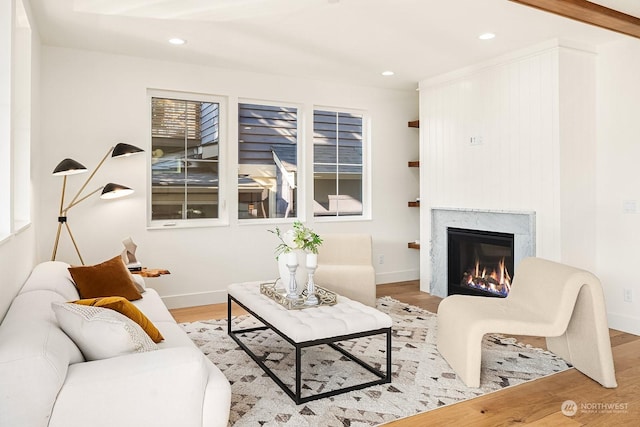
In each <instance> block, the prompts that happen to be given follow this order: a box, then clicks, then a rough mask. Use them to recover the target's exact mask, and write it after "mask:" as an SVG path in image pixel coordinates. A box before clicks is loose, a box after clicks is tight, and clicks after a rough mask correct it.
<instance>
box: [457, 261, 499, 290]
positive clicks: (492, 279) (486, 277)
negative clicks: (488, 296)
mask: <svg viewBox="0 0 640 427" xmlns="http://www.w3.org/2000/svg"><path fill="white" fill-rule="evenodd" d="M471 270H472V271H471V272H468V271H465V273H464V274H463V278H462V285H464V286H468V287H470V288H476V289H482V290H485V291H488V292H491V293H494V294H497V295H501V296H507V295H508V294H509V291H510V290H511V276H510V275H509V271H508V270H507V266H506V263H505V259H504V257H503V258H502V259H501V260H500V261H499V262H498V263H497V265H496V267H495V268H491V267H490V266H481V265H480V259H478V257H476V262H475V266H474V267H473V268H472V269H471Z"/></svg>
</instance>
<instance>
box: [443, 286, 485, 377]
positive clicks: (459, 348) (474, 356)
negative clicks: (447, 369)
mask: <svg viewBox="0 0 640 427" xmlns="http://www.w3.org/2000/svg"><path fill="white" fill-rule="evenodd" d="M453 300H454V298H451V297H449V298H447V299H445V300H443V301H442V302H441V303H440V306H439V307H438V331H437V337H438V338H437V348H438V351H439V352H440V354H441V355H442V357H443V358H444V359H445V360H446V361H447V363H449V366H451V368H452V369H453V370H454V371H455V373H456V375H457V376H458V377H459V378H460V379H461V380H462V381H463V382H464V383H465V385H466V386H467V387H476V388H477V387H480V367H481V357H482V338H483V336H484V334H478V333H476V332H474V331H472V330H470V329H466V330H461V329H460V324H459V320H460V319H459V318H458V316H457V315H456V310H455V309H452V310H449V309H448V308H447V307H448V306H449V305H451V306H452V307H453V308H455V304H450V303H451V302H454V303H455V301H453Z"/></svg>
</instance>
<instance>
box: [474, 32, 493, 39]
mask: <svg viewBox="0 0 640 427" xmlns="http://www.w3.org/2000/svg"><path fill="white" fill-rule="evenodd" d="M495 36H496V35H495V34H493V33H483V34H480V35H479V36H478V38H479V39H480V40H491V39H492V38H494V37H495Z"/></svg>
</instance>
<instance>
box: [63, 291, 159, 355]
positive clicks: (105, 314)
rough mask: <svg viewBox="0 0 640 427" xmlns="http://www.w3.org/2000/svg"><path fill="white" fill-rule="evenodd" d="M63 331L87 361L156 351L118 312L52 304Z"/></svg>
mask: <svg viewBox="0 0 640 427" xmlns="http://www.w3.org/2000/svg"><path fill="white" fill-rule="evenodd" d="M51 307H52V308H53V311H54V313H55V314H56V318H57V319H58V323H59V324H60V327H61V328H62V330H63V331H64V332H65V333H66V334H67V335H69V337H70V338H71V339H72V340H73V342H75V343H76V345H77V346H78V347H79V348H80V351H82V354H84V357H85V359H87V360H100V359H108V358H111V357H116V356H120V355H123V354H129V353H135V352H138V353H141V352H145V351H152V350H156V349H157V348H158V346H157V345H156V344H155V343H154V342H153V341H152V340H151V338H149V335H147V334H146V333H145V332H144V330H142V328H141V327H140V326H139V325H138V324H137V323H135V322H134V321H132V320H131V319H129V318H128V317H126V316H125V315H123V314H120V313H118V312H117V311H114V310H110V309H108V308H102V307H92V306H84V305H79V304H71V303H58V302H54V303H52V304H51Z"/></svg>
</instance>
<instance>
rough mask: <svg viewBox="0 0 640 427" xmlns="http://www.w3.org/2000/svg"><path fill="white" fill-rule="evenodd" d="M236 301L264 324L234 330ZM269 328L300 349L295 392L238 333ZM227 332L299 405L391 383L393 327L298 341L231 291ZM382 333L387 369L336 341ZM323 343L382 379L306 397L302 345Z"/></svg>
mask: <svg viewBox="0 0 640 427" xmlns="http://www.w3.org/2000/svg"><path fill="white" fill-rule="evenodd" d="M232 302H235V303H236V304H237V305H239V306H240V307H242V308H243V309H245V310H246V311H247V312H249V314H251V315H252V316H253V317H255V318H256V319H258V320H259V321H260V322H261V323H262V324H263V325H264V326H257V327H254V328H247V329H238V330H235V331H234V330H232V328H231V304H232ZM266 329H271V330H272V331H273V332H275V333H277V334H278V335H280V336H281V337H282V338H283V339H284V340H285V341H287V342H288V343H289V344H291V345H292V346H293V347H294V348H295V352H296V362H295V363H296V375H295V392H294V391H292V390H291V389H290V388H289V387H288V386H287V385H286V384H285V383H284V382H282V380H281V379H280V378H278V376H277V375H276V374H275V373H274V372H273V371H272V370H271V369H270V368H269V367H268V366H267V365H266V364H265V363H264V362H263V361H262V360H260V359H259V358H258V356H256V354H255V353H254V352H253V351H251V350H250V349H249V347H248V346H247V345H245V344H244V343H243V342H242V341H241V340H240V338H239V337H238V336H237V334H239V333H247V332H253V331H261V330H266ZM227 333H228V334H229V336H230V337H231V338H233V340H234V341H235V342H236V343H238V345H239V346H240V347H241V348H242V349H243V350H244V351H245V352H246V353H247V354H248V355H249V356H250V357H251V358H252V359H253V360H254V361H255V362H256V363H257V364H258V366H260V367H261V368H262V370H263V371H264V372H265V373H266V374H267V375H269V377H271V379H272V380H273V381H275V383H276V384H278V386H280V388H281V389H282V390H283V391H284V392H285V393H286V394H287V396H289V397H290V398H291V399H292V400H293V401H294V402H296V404H297V405H300V404H301V403H305V402H310V401H312V400H317V399H322V398H324V397H330V396H336V395H338V394H342V393H347V392H350V391H353V390H360V389H363V388H365V387H371V386H373V385H378V384H385V383H390V382H391V328H390V327H389V328H380V329H374V330H371V331H365V332H359V333H355V334H347V335H339V336H336V337H330V338H323V339H319V340H311V341H303V342H294V341H293V340H291V338H289V337H287V336H286V335H284V334H283V333H282V332H280V331H279V330H278V329H277V328H275V327H273V325H271V324H270V323H269V322H267V321H265V320H264V319H263V318H261V317H260V316H258V315H256V314H255V313H254V312H253V311H252V310H251V309H250V308H248V307H247V306H246V305H244V304H242V303H241V302H240V301H238V300H237V299H236V298H234V297H233V296H231V295H228V296H227ZM379 334H386V338H387V353H386V359H387V360H386V365H387V369H386V373H385V372H382V371H380V370H378V369H376V368H374V367H373V366H371V365H369V364H367V363H366V362H364V361H362V360H361V359H359V358H358V357H356V356H354V355H353V354H351V353H349V352H348V351H347V350H345V349H344V348H342V347H340V346H338V345H336V344H335V343H337V342H339V341H346V340H350V339H355V338H363V337H368V336H372V335H379ZM322 344H328V345H329V346H330V347H331V348H333V349H334V350H336V351H338V352H340V353H342V354H343V355H344V356H346V357H347V358H349V359H350V360H352V361H354V362H356V363H357V364H359V365H360V366H362V367H363V368H365V369H366V370H368V371H369V372H371V373H373V374H375V375H376V376H377V377H378V378H379V379H378V380H373V381H367V382H364V383H361V384H355V385H352V386H349V387H344V388H339V389H335V390H330V391H326V392H323V393H318V394H314V395H311V396H305V397H302V396H301V391H302V378H301V376H302V375H301V374H302V372H301V371H302V369H301V364H302V349H303V348H307V347H313V346H317V345H322Z"/></svg>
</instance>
